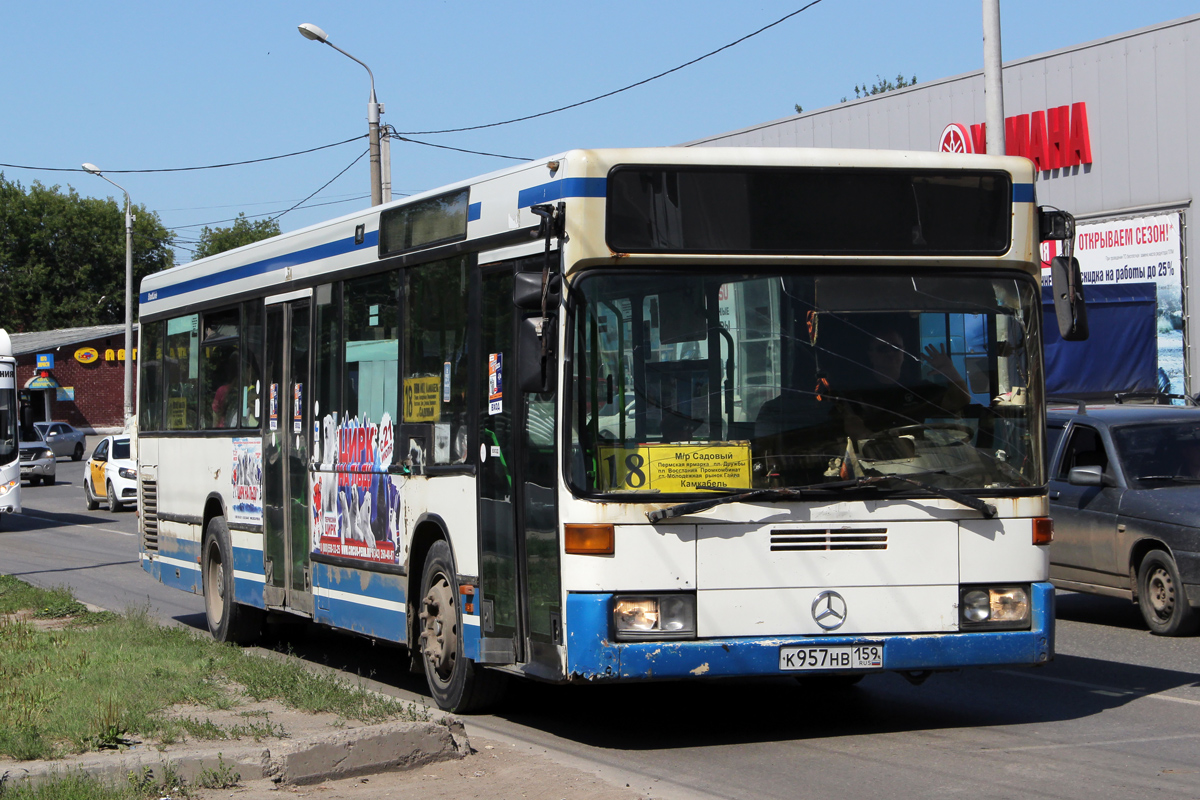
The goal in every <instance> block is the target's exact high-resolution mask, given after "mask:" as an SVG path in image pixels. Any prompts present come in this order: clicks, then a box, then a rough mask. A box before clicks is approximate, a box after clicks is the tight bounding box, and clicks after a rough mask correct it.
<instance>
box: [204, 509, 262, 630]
mask: <svg viewBox="0 0 1200 800" xmlns="http://www.w3.org/2000/svg"><path fill="white" fill-rule="evenodd" d="M203 554H204V555H203V558H201V564H200V581H201V584H202V586H203V589H204V616H205V617H206V618H207V619H208V632H209V633H211V634H212V635H213V638H214V639H216V640H217V641H218V642H234V643H237V644H249V643H250V642H253V641H254V640H255V639H257V638H258V636H259V634H260V633H261V632H262V622H263V613H262V610H261V609H257V608H254V607H253V606H247V605H243V604H242V603H238V602H236V599H235V595H234V585H233V546H232V544H231V543H230V539H229V528H228V527H227V526H226V525H225V518H224V517H213V518H212V519H210V520H209V521H208V528H207V529H206V530H205V533H204V545H203Z"/></svg>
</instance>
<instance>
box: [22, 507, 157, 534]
mask: <svg viewBox="0 0 1200 800" xmlns="http://www.w3.org/2000/svg"><path fill="white" fill-rule="evenodd" d="M22 513H24V514H28V515H29V516H31V517H36V518H37V519H48V520H50V521H51V522H58V521H59V519H58V517H57V516H55V515H53V514H39V513H38V512H37V511H33V510H30V509H28V508H26V509H22ZM71 527H73V528H86V529H87V530H89V531H103V532H104V533H119V534H120V535H122V536H137V534H136V533H129V532H128V531H119V530H117V529H116V528H98V527H95V526H93V525H72V526H71Z"/></svg>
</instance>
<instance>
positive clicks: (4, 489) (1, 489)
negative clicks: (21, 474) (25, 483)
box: [0, 480, 21, 494]
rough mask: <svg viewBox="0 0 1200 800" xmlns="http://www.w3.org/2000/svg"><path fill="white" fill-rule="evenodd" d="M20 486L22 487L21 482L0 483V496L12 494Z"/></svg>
mask: <svg viewBox="0 0 1200 800" xmlns="http://www.w3.org/2000/svg"><path fill="white" fill-rule="evenodd" d="M20 485H21V481H20V480H15V481H8V482H6V483H0V494H8V493H9V492H11V491H12V490H13V489H15V488H16V487H18V486H20Z"/></svg>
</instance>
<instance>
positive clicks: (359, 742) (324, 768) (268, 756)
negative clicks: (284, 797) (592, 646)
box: [0, 717, 471, 789]
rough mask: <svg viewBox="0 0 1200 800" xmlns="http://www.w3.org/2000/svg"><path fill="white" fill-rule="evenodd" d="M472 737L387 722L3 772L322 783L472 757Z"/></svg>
mask: <svg viewBox="0 0 1200 800" xmlns="http://www.w3.org/2000/svg"><path fill="white" fill-rule="evenodd" d="M470 753H471V744H470V742H469V741H468V739H467V735H466V731H465V730H464V728H463V724H462V722H461V721H460V720H458V719H455V718H454V717H446V718H445V720H444V721H443V722H442V723H435V722H385V723H382V724H379V725H367V726H364V727H361V728H351V729H348V730H343V731H337V732H335V733H332V734H328V735H324V736H314V737H309V738H301V739H295V740H283V741H281V742H280V743H279V744H277V745H273V746H272V747H265V746H262V745H244V746H234V747H224V748H209V749H204V750H192V751H189V752H187V753H186V754H184V753H181V754H179V755H172V753H170V752H143V753H134V752H130V751H126V752H124V753H120V754H113V755H108V756H94V755H93V756H86V757H83V758H79V759H72V760H70V761H67V762H62V761H59V762H39V763H38V764H36V765H30V766H28V767H21V766H14V767H10V768H8V769H6V770H5V771H4V772H3V773H2V774H0V789H4V788H10V787H13V786H20V785H27V786H31V787H35V786H39V785H41V784H44V783H48V782H51V781H54V780H58V779H61V778H63V777H66V776H69V775H78V774H83V775H87V776H89V777H93V778H97V779H100V780H104V781H108V782H110V783H119V782H123V781H124V780H126V777H127V776H128V775H129V774H130V773H133V774H135V775H141V774H142V773H143V772H145V771H147V770H148V771H149V772H150V774H151V775H153V776H154V777H155V778H156V779H159V780H161V779H162V778H163V777H164V775H166V774H167V772H168V771H169V772H171V773H172V774H174V775H175V776H176V777H179V778H181V779H183V780H184V781H185V782H186V783H189V784H196V783H198V782H201V781H202V780H203V779H204V778H205V777H213V776H221V775H225V774H228V773H233V772H236V773H238V775H239V776H240V780H241V781H248V780H257V779H261V778H266V779H269V780H271V781H274V782H275V783H283V784H306V783H317V782H319V781H323V780H325V779H327V778H334V779H336V778H344V777H350V776H352V775H358V774H363V773H374V772H383V771H388V770H406V769H412V768H414V767H418V766H421V765H424V764H429V763H432V762H435V761H448V760H451V759H458V758H465V757H466V756H467V755H469V754H470Z"/></svg>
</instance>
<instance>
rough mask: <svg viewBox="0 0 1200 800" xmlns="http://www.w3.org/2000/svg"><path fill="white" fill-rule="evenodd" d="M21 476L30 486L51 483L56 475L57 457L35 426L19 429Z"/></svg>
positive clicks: (48, 484)
mask: <svg viewBox="0 0 1200 800" xmlns="http://www.w3.org/2000/svg"><path fill="white" fill-rule="evenodd" d="M20 448H21V478H22V479H23V480H27V481H29V485H30V486H37V485H38V484H39V483H44V484H46V485H47V486H50V485H53V483H54V481H55V479H56V477H57V466H56V465H57V463H58V459H57V458H56V457H55V455H54V451H53V450H51V449H50V447H49V446H48V445H47V444H46V441H45V440H44V439H43V438H42V432H41V431H39V430H38V429H37V428H27V429H25V430H22V431H21V444H20Z"/></svg>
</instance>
